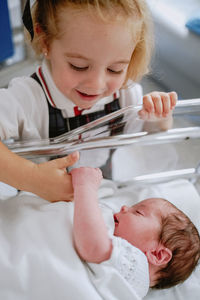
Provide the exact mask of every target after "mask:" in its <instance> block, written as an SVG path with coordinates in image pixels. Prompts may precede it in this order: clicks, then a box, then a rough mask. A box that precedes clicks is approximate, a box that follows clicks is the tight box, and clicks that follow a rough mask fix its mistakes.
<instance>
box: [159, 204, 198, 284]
mask: <svg viewBox="0 0 200 300" xmlns="http://www.w3.org/2000/svg"><path fill="white" fill-rule="evenodd" d="M168 205H170V206H171V207H173V210H172V213H169V214H168V216H165V217H163V218H162V226H161V228H162V229H161V233H160V242H161V243H162V244H163V245H164V246H165V247H167V248H169V249H170V250H171V251H172V259H171V260H170V261H169V263H168V264H167V266H165V267H164V268H163V269H160V270H159V271H158V274H157V275H158V279H157V283H156V285H154V287H153V288H156V289H163V288H170V287H172V286H175V285H176V284H179V283H182V282H183V281H184V280H186V279H187V278H188V277H189V276H190V275H191V273H192V271H193V270H194V269H195V267H196V265H197V263H198V261H199V258H200V236H199V233H198V231H197V229H196V227H195V226H194V224H193V223H192V222H191V221H190V219H189V218H188V217H187V216H186V215H185V214H184V213H183V212H182V211H180V210H179V209H177V208H176V207H175V206H174V205H173V204H171V203H168Z"/></svg>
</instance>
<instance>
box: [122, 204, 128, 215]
mask: <svg viewBox="0 0 200 300" xmlns="http://www.w3.org/2000/svg"><path fill="white" fill-rule="evenodd" d="M127 211H128V207H127V206H126V205H123V206H122V207H121V212H122V213H126V212H127Z"/></svg>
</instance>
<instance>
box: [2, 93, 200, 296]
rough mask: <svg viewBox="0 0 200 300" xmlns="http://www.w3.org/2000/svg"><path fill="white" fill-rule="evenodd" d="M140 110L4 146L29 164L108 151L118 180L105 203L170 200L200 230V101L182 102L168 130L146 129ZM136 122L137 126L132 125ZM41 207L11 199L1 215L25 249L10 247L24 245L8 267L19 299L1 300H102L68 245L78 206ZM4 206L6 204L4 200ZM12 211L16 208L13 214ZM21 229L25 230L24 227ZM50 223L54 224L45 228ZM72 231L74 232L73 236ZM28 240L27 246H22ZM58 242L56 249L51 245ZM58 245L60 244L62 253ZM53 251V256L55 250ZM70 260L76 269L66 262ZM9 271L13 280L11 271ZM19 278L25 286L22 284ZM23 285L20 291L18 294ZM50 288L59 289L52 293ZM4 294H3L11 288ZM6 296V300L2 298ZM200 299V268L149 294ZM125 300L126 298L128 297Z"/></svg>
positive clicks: (106, 191) (104, 190)
mask: <svg viewBox="0 0 200 300" xmlns="http://www.w3.org/2000/svg"><path fill="white" fill-rule="evenodd" d="M140 108H141V107H140V106H138V107H133V106H130V107H127V108H123V109H121V110H119V111H117V112H114V113H112V114H110V115H108V116H105V117H103V118H100V119H98V120H96V121H93V122H91V123H88V124H86V125H84V126H82V127H79V128H77V129H74V130H73V131H71V132H69V133H66V134H63V135H61V136H58V137H56V138H51V139H45V140H31V141H28V140H27V141H14V140H8V141H5V144H6V145H7V146H8V148H9V149H11V150H12V151H13V152H15V153H17V154H18V155H20V156H22V157H26V158H28V159H35V158H37V159H39V160H40V159H46V158H48V159H51V158H54V157H59V156H63V155H67V154H69V153H71V152H73V151H76V150H77V151H79V152H80V154H83V153H85V154H86V156H87V155H88V156H94V157H95V159H96V157H97V156H98V155H99V154H101V153H103V155H104V154H105V156H108V157H106V162H105V160H103V164H104V165H99V167H102V170H103V171H104V170H105V169H106V168H110V171H111V172H110V173H109V172H108V173H107V174H109V175H110V179H112V180H108V181H106V180H105V181H104V182H103V185H102V187H101V189H100V192H101V193H100V196H99V197H100V199H99V201H100V202H101V201H102V203H103V204H106V206H108V205H110V208H112V209H116V207H117V205H118V206H120V205H122V203H123V204H124V201H126V205H131V204H132V203H133V201H140V200H142V199H145V198H146V197H155V196H157V197H163V198H166V199H169V200H170V201H172V203H175V205H177V203H178V204H179V207H180V208H181V209H183V208H184V207H185V208H186V210H187V211H188V210H189V213H190V214H191V216H192V217H194V220H197V228H198V230H199V231H200V222H199V220H200V196H199V194H200V180H199V178H200V164H199V163H200V155H199V149H200V140H199V138H200V99H191V100H182V101H179V102H178V104H177V106H176V108H175V110H174V113H173V117H174V123H173V127H172V128H171V129H169V130H167V131H159V130H158V129H157V126H156V124H157V123H156V122H155V123H152V124H151V125H153V126H151V131H149V132H148V131H142V130H141V129H142V126H143V121H141V120H140V118H139V117H138V115H137V113H138V111H139V110H140ZM132 124H133V125H134V126H131V125H132ZM105 150H106V151H105ZM87 162H88V161H87ZM116 187H117V188H116ZM115 188H116V189H115ZM116 190H117V191H116ZM41 201H42V199H37V198H36V197H35V196H34V197H33V196H31V195H30V194H29V193H28V194H26V193H25V195H23V193H22V196H19V197H18V196H16V198H15V197H14V198H12V199H10V203H11V204H10V203H9V201H5V202H4V203H5V206H6V205H7V206H8V212H7V211H6V210H5V209H4V210H5V211H6V212H7V214H6V215H5V216H4V215H3V214H4V211H2V216H1V217H2V218H3V217H5V219H6V224H7V223H8V220H9V218H10V220H11V223H12V224H13V222H15V223H16V224H15V223H14V227H13V228H14V229H13V230H14V231H15V230H16V232H17V233H18V231H17V230H19V228H22V230H21V231H19V233H18V235H19V236H20V238H19V241H22V243H21V244H22V248H20V245H21V244H20V242H19V241H18V240H14V243H15V245H14V246H13V247H12V239H11V241H10V240H9V242H10V244H11V246H10V249H16V247H18V248H17V249H21V252H20V251H18V252H17V254H15V253H14V254H13V257H15V260H13V261H14V263H13V262H10V265H9V268H7V265H6V268H5V272H4V273H5V274H4V277H5V278H8V280H9V293H11V295H12V292H13V295H15V296H14V297H13V298H5V297H2V299H3V298H4V299H9V300H10V299H17V300H18V299H19V300H21V299H25V300H26V299H27V295H28V296H29V298H28V299H31V300H32V299H38V300H42V299H50V300H54V299H64V298H66V297H67V295H69V291H70V293H72V294H73V300H79V299H83V300H88V299H94V300H96V299H97V300H99V299H102V300H103V298H101V297H99V295H98V294H97V293H96V290H95V291H94V290H93V287H92V286H91V283H90V281H89V279H88V276H87V274H85V271H84V270H83V264H80V262H79V260H78V258H77V256H74V249H73V247H71V248H70V249H71V250H70V249H69V247H68V245H69V244H70V242H71V231H70V229H69V225H70V223H69V222H68V221H67V216H68V213H69V211H70V210H69V208H70V207H71V206H70V204H71V203H69V208H68V209H66V205H67V204H66V203H62V202H58V203H53V204H48V202H41ZM173 201H175V202H173ZM176 201H177V202H176ZM1 203H3V202H1V201H0V204H1ZM9 205H10V206H12V209H11V210H10V206H9ZM18 205H21V206H22V209H23V213H22V214H20V218H13V212H15V213H16V214H17V212H18V211H19V212H21V211H20V209H19V206H18ZM2 207H3V204H2ZM188 207H189V208H188ZM10 211H11V213H9V212H10ZM24 212H25V213H24ZM0 213H1V210H0ZM35 216H37V222H35ZM58 216H59V217H58ZM24 219H25V220H24ZM70 220H71V217H70ZM192 220H193V219H192ZM25 221H26V222H27V224H28V225H29V222H30V227H28V226H27V227H28V230H29V231H30V232H31V233H32V231H33V233H34V235H31V237H33V236H34V239H33V243H32V244H31V242H30V241H29V240H28V241H29V243H27V242H26V237H27V232H26V230H24V223H23V222H25ZM31 222H32V223H31ZM21 223H22V224H23V226H21V227H20V226H19V225H20V224H21ZM2 224H3V222H2ZM25 224H26V223H25ZM46 224H50V225H47V226H46ZM66 224H68V226H66ZM195 225H196V224H195ZM15 228H16V229H15ZM52 228H54V230H52ZM66 229H68V230H69V233H68V234H67V235H66ZM2 230H3V229H2ZM31 230H32V231H31ZM48 230H50V233H49V231H48ZM29 231H28V232H29ZM43 231H44V232H47V233H43ZM54 232H55V233H56V234H55V235H54ZM0 233H1V228H0ZM11 233H12V234H13V232H11ZM58 233H59V234H58ZM40 236H42V238H40ZM63 236H64V237H65V239H66V238H68V240H67V243H65V242H64V240H63ZM22 237H24V240H25V242H26V243H25V242H23V238H22ZM59 238H60V240H59ZM57 239H58V241H57ZM30 240H31V239H30ZM52 240H53V243H51V242H52ZM31 241H32V240H31ZM57 242H58V245H60V246H58V247H57V248H56V247H55V245H56V243H57ZM16 243H18V244H16ZM59 243H60V244H59ZM24 244H25V245H26V246H25V247H24ZM29 244H31V245H29ZM2 245H3V244H2ZM66 245H67V246H66ZM29 246H30V250H29ZM45 247H46V248H45ZM52 248H53V251H51V250H52ZM2 249H3V248H2ZM60 249H62V250H63V249H64V252H62V251H61V252H60ZM2 251H3V250H2ZM70 251H71V252H72V253H71V252H70ZM3 253H4V256H2V257H3V258H2V259H1V257H0V264H1V265H3V266H4V264H5V261H6V262H7V260H8V261H9V259H10V256H9V258H7V260H5V258H4V257H7V248H6V249H5V251H4V252H3ZM19 253H22V254H21V255H22V257H23V261H24V257H25V258H26V268H25V269H24V268H23V264H20V263H19V264H16V261H17V262H18V261H19V262H20V259H18V256H17V255H19ZM30 253H31V255H29V254H30ZM41 253H42V254H41ZM63 253H64V254H65V255H64V254H63ZM70 254H73V256H72V257H71V256H70ZM41 255H44V256H43V261H42V264H41V263H39V264H38V266H37V268H35V266H36V265H37V263H36V262H37V261H39V262H40V258H41ZM16 257H17V259H16ZM69 257H70V259H71V261H73V264H67V263H66V262H67V261H68V259H69ZM75 258H76V259H75ZM74 264H75V266H76V267H74ZM13 265H14V267H13V269H12V268H11V267H12V266H13ZM63 266H64V267H63ZM10 270H11V272H12V276H11V275H10V273H9V272H10ZM46 270H50V271H46ZM83 271H84V272H83ZM38 272H40V273H41V274H43V273H44V275H43V276H44V280H42V279H40V282H39V283H38V281H37V278H38ZM13 274H14V275H13ZM19 274H21V277H19ZM77 274H78V276H79V282H82V284H81V285H80V284H78V285H77V280H75V281H73V280H72V278H77ZM27 275H29V276H27ZM107 275H108V274H107ZM107 275H106V276H107ZM15 276H16V279H15ZM34 276H35V277H34ZM10 278H12V280H11V279H10ZM19 278H20V280H21V281H19V280H18V279H19ZM29 278H30V280H29ZM35 278H36V279H35ZM41 278H43V277H42V276H41ZM58 279H59V280H58ZM4 286H5V284H4V283H2V287H4ZM16 286H17V288H18V291H19V292H18V296H17V294H16V288H15V287H16ZM38 286H39V287H41V290H40V288H38ZM51 286H52V287H53V289H54V291H53V292H52V290H51ZM61 287H62V288H61ZM0 290H2V291H3V290H4V288H2V289H0ZM30 290H31V292H30ZM2 291H1V292H0V294H1V293H3V292H2ZM21 291H22V292H21ZM41 291H42V292H41ZM20 293H21V294H20ZM54 293H55V295H56V296H55V295H54ZM93 293H94V294H93ZM2 295H4V294H2ZM22 295H23V296H24V297H22ZM89 295H93V296H89ZM199 295H200V266H198V267H197V268H196V270H195V272H194V273H193V274H192V275H191V276H190V278H189V279H188V280H187V281H186V282H184V283H183V284H182V285H178V286H176V287H174V288H171V289H167V290H161V291H151V290H150V291H149V293H148V294H147V296H146V297H145V299H146V300H160V299H162V300H183V299H188V298H190V299H191V300H197V299H199ZM66 299H69V298H66ZM105 299H107V298H105ZM109 299H110V298H109ZM118 299H120V300H121V299H122V300H124V297H123V295H122V297H121V298H120V297H119V298H118ZM116 300H117V299H116Z"/></svg>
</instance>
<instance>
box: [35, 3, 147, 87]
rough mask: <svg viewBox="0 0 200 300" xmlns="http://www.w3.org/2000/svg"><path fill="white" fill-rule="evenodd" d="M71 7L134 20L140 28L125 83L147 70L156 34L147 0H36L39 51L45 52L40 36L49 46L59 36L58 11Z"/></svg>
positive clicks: (112, 18)
mask: <svg viewBox="0 0 200 300" xmlns="http://www.w3.org/2000/svg"><path fill="white" fill-rule="evenodd" d="M68 7H69V8H73V9H76V10H77V11H81V10H82V9H87V10H88V11H91V12H92V13H93V14H94V11H95V12H96V13H97V15H98V16H99V17H100V18H101V19H102V20H103V21H105V22H106V21H107V22H113V21H115V20H116V21H117V20H118V19H120V18H119V17H123V20H124V19H127V20H129V21H131V23H132V28H133V30H134V29H135V30H136V31H137V32H135V33H134V38H135V39H136V41H137V43H136V47H135V50H134V51H133V53H132V57H131V61H130V63H129V67H128V71H127V77H126V80H125V82H124V86H126V83H127V81H128V80H129V79H130V80H133V81H138V80H140V79H141V78H142V76H143V75H144V74H146V73H147V72H148V67H149V63H150V59H151V54H152V49H153V42H152V40H153V39H152V36H153V34H152V20H151V17H150V12H149V9H148V7H147V4H146V1H145V0H73V1H72V0H37V1H36V2H35V4H34V6H33V9H32V17H33V26H34V39H33V41H32V46H33V49H34V50H35V53H36V54H37V55H41V54H42V52H43V51H42V43H41V40H45V43H46V44H47V45H48V46H50V45H51V42H52V41H53V40H54V39H57V38H59V35H60V32H59V14H60V12H62V11H63V9H65V8H66V9H67V8H68ZM132 20H133V21H132ZM124 24H126V23H125V22H124ZM138 24H139V26H138ZM36 28H37V29H36ZM38 28H39V29H38Z"/></svg>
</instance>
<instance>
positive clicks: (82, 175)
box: [71, 167, 103, 189]
mask: <svg viewBox="0 0 200 300" xmlns="http://www.w3.org/2000/svg"><path fill="white" fill-rule="evenodd" d="M71 174H72V183H73V187H74V188H75V187H79V186H81V185H84V186H86V185H89V186H90V187H92V188H95V189H98V187H99V185H100V183H101V179H102V178H103V177H102V172H101V170H100V169H99V168H90V167H81V168H77V169H73V170H72V171H71Z"/></svg>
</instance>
